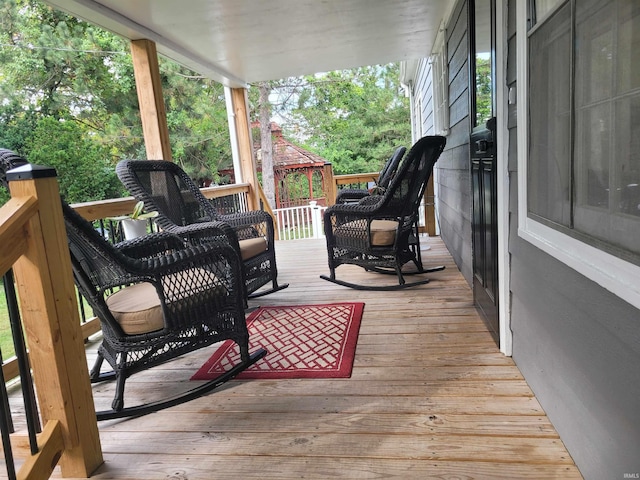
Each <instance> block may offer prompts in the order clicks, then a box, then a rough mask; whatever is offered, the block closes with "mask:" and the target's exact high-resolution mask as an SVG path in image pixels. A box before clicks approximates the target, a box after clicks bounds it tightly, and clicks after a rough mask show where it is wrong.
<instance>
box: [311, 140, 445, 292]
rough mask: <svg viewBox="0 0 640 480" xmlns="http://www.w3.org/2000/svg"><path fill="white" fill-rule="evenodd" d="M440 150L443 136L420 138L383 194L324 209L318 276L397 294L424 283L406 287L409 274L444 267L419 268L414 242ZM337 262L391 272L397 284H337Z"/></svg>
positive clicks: (360, 287)
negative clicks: (322, 262) (324, 260)
mask: <svg viewBox="0 0 640 480" xmlns="http://www.w3.org/2000/svg"><path fill="white" fill-rule="evenodd" d="M444 146H445V138H444V137H441V136H427V137H423V138H421V139H420V140H418V141H417V142H416V143H415V145H413V147H412V148H411V150H410V151H409V153H408V154H407V156H406V157H405V158H404V160H403V161H402V163H401V165H400V167H399V169H398V172H397V173H396V175H395V177H394V178H393V180H392V181H391V183H390V184H389V187H388V188H387V189H386V191H385V192H384V194H383V195H372V196H367V197H364V198H363V199H362V200H360V202H359V203H357V204H342V205H333V206H332V207H329V208H328V209H327V210H326V211H325V213H324V230H325V235H326V241H327V252H328V260H329V271H330V275H329V276H326V275H321V276H320V278H323V279H324V280H328V281H330V282H333V283H336V284H339V285H343V286H346V287H350V288H355V289H358V290H398V289H402V288H408V287H414V286H417V285H423V284H426V283H428V282H429V279H421V280H419V281H415V282H411V283H407V282H406V281H405V279H404V276H405V275H407V274H409V273H410V274H423V273H429V272H435V271H440V270H443V269H444V267H443V266H439V267H432V268H424V266H423V265H422V261H421V258H420V256H419V252H416V242H415V238H414V236H415V225H416V222H417V217H418V208H419V205H420V201H421V199H422V196H423V193H424V189H425V186H426V184H427V181H428V180H429V177H430V175H431V171H432V170H433V166H434V164H435V163H436V161H437V160H438V157H439V156H440V154H441V153H442V150H443V149H444ZM418 248H419V245H418ZM409 262H413V264H414V265H415V269H414V271H412V272H403V266H404V265H405V264H407V263H409ZM343 264H351V265H357V266H359V267H362V268H364V269H365V270H367V271H373V272H378V273H388V274H395V275H396V276H397V278H398V283H397V284H395V285H381V286H378V285H376V286H374V285H361V284H356V283H350V282H346V281H343V280H339V279H337V278H336V268H337V267H338V266H340V265H343Z"/></svg>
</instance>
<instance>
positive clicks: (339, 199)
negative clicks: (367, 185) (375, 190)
mask: <svg viewBox="0 0 640 480" xmlns="http://www.w3.org/2000/svg"><path fill="white" fill-rule="evenodd" d="M367 196H369V190H365V189H362V188H343V189H342V190H339V191H338V194H337V195H336V203H338V204H339V203H346V202H357V201H358V200H360V199H362V198H364V197H367Z"/></svg>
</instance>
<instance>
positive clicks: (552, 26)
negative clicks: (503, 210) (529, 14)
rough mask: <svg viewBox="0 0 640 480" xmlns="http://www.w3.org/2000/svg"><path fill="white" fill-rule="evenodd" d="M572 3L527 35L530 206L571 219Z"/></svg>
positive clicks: (553, 218) (549, 216) (560, 221)
mask: <svg viewBox="0 0 640 480" xmlns="http://www.w3.org/2000/svg"><path fill="white" fill-rule="evenodd" d="M570 33H571V8H570V6H569V5H568V4H567V5H565V6H564V7H562V8H560V10H558V11H557V12H556V13H555V14H554V15H553V16H552V17H551V19H550V20H548V21H547V22H545V24H544V25H541V26H540V28H538V29H537V30H536V31H535V32H534V33H533V34H532V36H531V38H530V40H529V59H530V63H529V114H530V121H529V125H530V132H529V157H528V158H529V160H528V165H529V172H528V188H527V191H528V196H529V198H528V205H529V211H530V212H531V213H533V214H536V215H538V216H541V217H543V218H546V219H548V220H550V221H552V222H555V223H558V224H561V225H565V226H569V225H570V222H571V205H570V197H571V187H570V186H571V183H570V181H571V175H570V173H571V161H570V154H571V152H570V144H571V128H570V120H571V119H570V107H571V90H570V87H571V62H570V59H571V34H570Z"/></svg>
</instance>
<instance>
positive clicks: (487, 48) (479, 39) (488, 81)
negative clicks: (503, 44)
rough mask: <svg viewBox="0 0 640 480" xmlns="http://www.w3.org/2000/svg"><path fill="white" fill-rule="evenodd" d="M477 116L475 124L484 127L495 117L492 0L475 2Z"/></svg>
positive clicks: (477, 0)
mask: <svg viewBox="0 0 640 480" xmlns="http://www.w3.org/2000/svg"><path fill="white" fill-rule="evenodd" d="M475 10H476V11H475V14H476V23H475V43H476V56H475V61H476V74H475V81H476V98H475V101H476V117H475V124H474V126H479V127H482V128H484V127H485V125H486V123H487V120H489V119H490V118H491V117H493V96H492V94H491V92H492V91H493V71H492V69H493V65H492V63H493V62H492V57H491V54H492V52H491V0H476V2H475Z"/></svg>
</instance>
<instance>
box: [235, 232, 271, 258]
mask: <svg viewBox="0 0 640 480" xmlns="http://www.w3.org/2000/svg"><path fill="white" fill-rule="evenodd" d="M238 243H239V244H240V256H241V257H242V260H247V259H249V258H253V257H255V256H256V255H259V254H261V253H262V252H266V251H267V239H266V238H264V237H254V238H247V239H245V240H240V241H239V242H238Z"/></svg>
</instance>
